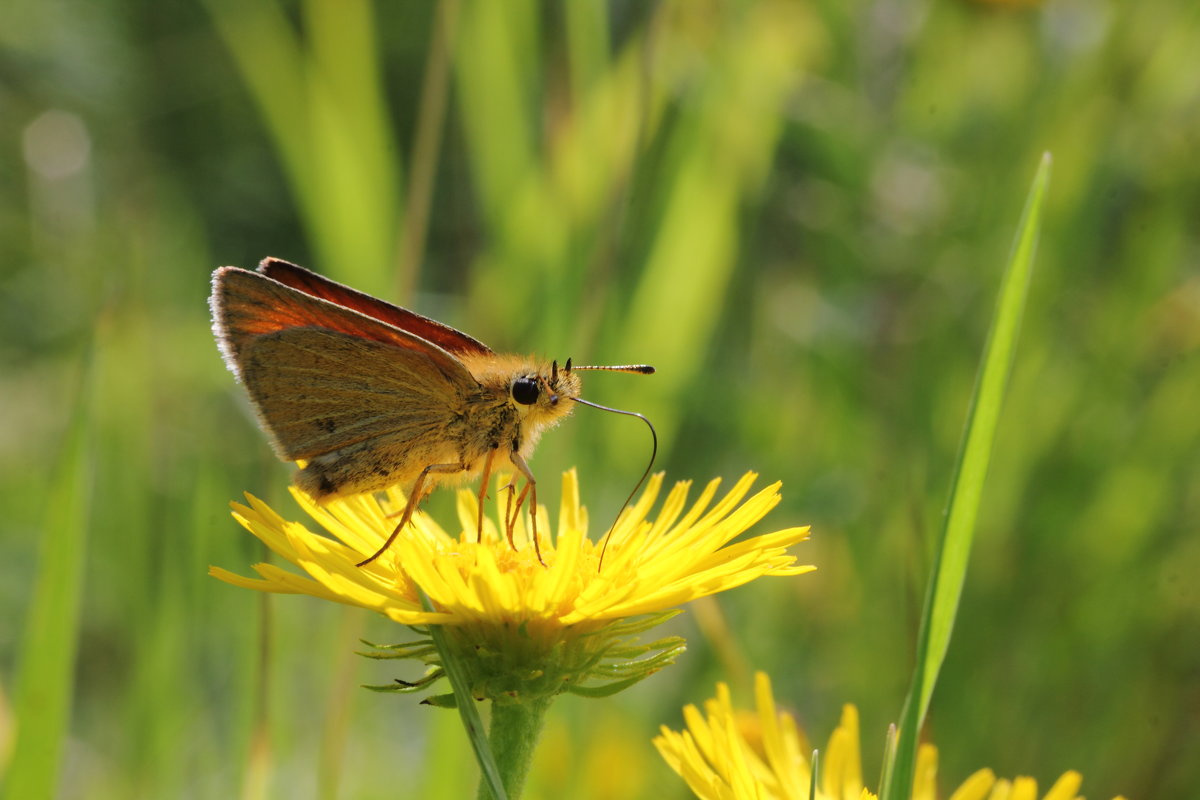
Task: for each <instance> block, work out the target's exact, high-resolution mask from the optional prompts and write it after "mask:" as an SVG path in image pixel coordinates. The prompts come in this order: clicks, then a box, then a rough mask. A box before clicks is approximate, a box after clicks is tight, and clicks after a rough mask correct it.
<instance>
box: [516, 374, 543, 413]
mask: <svg viewBox="0 0 1200 800" xmlns="http://www.w3.org/2000/svg"><path fill="white" fill-rule="evenodd" d="M539 394H541V390H540V389H538V385H537V380H536V379H535V378H517V379H516V380H515V381H513V384H512V398H513V400H516V401H517V402H518V403H520V404H521V405H523V406H531V405H533V404H534V403H536V402H537V399H538V395H539Z"/></svg>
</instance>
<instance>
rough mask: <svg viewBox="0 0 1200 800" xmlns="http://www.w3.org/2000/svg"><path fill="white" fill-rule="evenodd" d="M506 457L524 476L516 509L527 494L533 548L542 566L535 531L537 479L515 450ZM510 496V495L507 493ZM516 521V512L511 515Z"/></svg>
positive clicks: (539, 547)
mask: <svg viewBox="0 0 1200 800" xmlns="http://www.w3.org/2000/svg"><path fill="white" fill-rule="evenodd" d="M508 458H509V460H510V461H512V463H513V464H515V465H516V467H517V469H519V470H520V471H521V474H522V475H524V476H525V489H524V491H522V492H521V497H520V498H519V499H518V500H517V511H520V510H521V503H523V502H524V501H525V496H526V495H529V503H530V505H529V521H530V523H531V525H530V527H531V528H532V529H533V550H534V552H535V553H537V560H538V562H539V563H540V564H541V565H542V566H543V567H544V566H546V562H545V561H544V560H543V559H542V545H541V543H540V542H539V541H538V533H537V507H538V506H537V480H536V479H535V478H534V477H533V472H532V471H531V470H530V469H529V465H528V464H526V463H525V459H524V458H522V457H521V454H520V453H518V452H517V451H516V450H513V451H512V452H511V453H509V454H508ZM509 496H510V497H511V496H512V495H509ZM515 523H516V514H514V515H513V524H515ZM508 541H509V543H511V542H512V527H511V526H510V527H509V529H508Z"/></svg>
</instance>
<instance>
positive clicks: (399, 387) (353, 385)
mask: <svg viewBox="0 0 1200 800" xmlns="http://www.w3.org/2000/svg"><path fill="white" fill-rule="evenodd" d="M430 361H431V360H430V357H429V355H428V354H427V353H425V352H422V351H420V350H416V349H411V348H401V347H395V346H393V345H389V344H383V343H381V342H375V341H370V340H366V339H361V338H357V337H354V336H351V335H348V334H344V333H340V332H336V331H329V330H322V329H318V328H290V329H286V330H282V331H277V332H275V333H271V334H266V335H263V336H259V337H257V338H255V339H253V340H251V341H250V342H249V344H248V345H247V346H246V347H245V349H244V351H243V381H244V383H245V385H246V390H247V392H248V393H249V394H250V398H251V400H252V401H253V402H254V405H255V407H256V408H257V409H258V412H259V415H260V417H261V418H262V422H263V426H264V427H265V428H266V429H267V430H268V431H269V432H270V433H271V434H272V436H273V438H274V439H275V444H276V448H277V449H278V451H279V453H280V455H281V456H283V457H284V458H286V459H287V460H289V461H295V460H297V459H311V458H314V457H316V456H320V455H323V454H326V453H330V452H333V451H335V450H339V449H342V448H345V447H348V446H350V445H353V444H357V443H359V442H363V441H367V440H371V439H377V438H380V437H389V438H399V439H400V440H410V441H412V442H413V443H414V444H415V443H417V442H419V441H420V440H423V439H425V438H428V437H430V436H436V435H438V434H443V435H444V431H445V429H446V427H447V426H448V425H449V424H451V423H452V422H453V420H454V419H456V418H457V416H458V415H460V414H461V413H462V411H463V406H464V405H465V402H466V398H467V396H468V394H469V393H470V392H471V391H472V388H473V387H474V385H475V384H474V380H473V379H472V378H471V377H470V375H469V373H466V372H465V370H463V371H461V372H460V373H457V374H456V373H450V374H446V373H443V372H442V371H441V370H439V369H435V368H431V364H430Z"/></svg>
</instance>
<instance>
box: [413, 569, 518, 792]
mask: <svg viewBox="0 0 1200 800" xmlns="http://www.w3.org/2000/svg"><path fill="white" fill-rule="evenodd" d="M421 606H422V607H423V608H424V609H425V610H426V611H433V604H432V603H430V602H429V598H428V597H426V596H425V593H424V592H421ZM429 638H431V639H433V643H434V644H435V645H437V649H438V654H439V655H440V656H441V658H442V668H443V669H445V670H446V677H447V678H448V679H449V680H450V686H451V688H453V689H454V697H455V699H456V700H457V705H458V713H459V715H460V716H461V717H462V721H463V727H464V728H466V729H467V738H468V739H470V740H471V749H472V750H473V751H474V752H475V760H476V761H478V762H479V769H480V770H481V772H482V773H483V780H484V781H485V782H486V783H487V785H488V788H489V789H491V790H492V797H494V798H495V799H496V800H507V798H508V794H507V793H506V792H505V791H504V781H503V780H501V778H500V770H499V768H498V767H497V766H496V759H495V758H493V757H492V748H491V746H490V745H489V744H488V737H487V730H486V729H485V728H484V727H483V720H482V719H480V717H479V709H478V708H477V707H476V705H475V699H474V698H473V697H472V696H471V687H469V686H467V679H466V676H465V675H464V674H463V670H462V665H460V664H459V663H458V661H457V660H455V658H454V656H453V654H452V653H451V652H450V648H449V647H447V646H446V634H445V633H444V632H443V631H442V629H441V627H440V626H438V625H430V626H429Z"/></svg>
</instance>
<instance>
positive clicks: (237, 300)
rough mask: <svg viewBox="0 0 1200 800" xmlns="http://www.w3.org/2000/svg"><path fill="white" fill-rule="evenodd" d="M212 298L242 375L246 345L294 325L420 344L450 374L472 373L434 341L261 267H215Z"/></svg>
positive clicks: (410, 346) (233, 364)
mask: <svg viewBox="0 0 1200 800" xmlns="http://www.w3.org/2000/svg"><path fill="white" fill-rule="evenodd" d="M209 304H210V305H211V306H212V314H213V333H214V334H215V335H216V337H217V344H218V345H219V346H220V348H221V352H222V353H223V354H224V356H225V363H226V364H227V365H228V366H229V369H230V370H232V371H233V373H234V374H235V375H237V376H238V378H241V379H244V369H243V361H244V353H245V350H246V347H247V345H248V344H249V343H250V342H252V341H254V340H255V339H256V338H258V337H260V336H265V335H267V334H271V333H277V332H279V331H284V330H288V329H290V328H323V329H325V330H330V331H340V332H342V333H346V334H350V335H351V336H355V337H358V338H362V339H368V340H371V341H375V342H379V343H381V344H389V345H392V346H394V347H397V348H400V349H405V350H416V351H418V352H421V353H423V354H424V355H426V356H427V357H428V358H429V360H430V362H432V363H433V364H434V365H436V366H437V368H438V369H440V370H441V371H442V372H443V373H445V374H446V375H451V376H454V377H455V378H456V379H457V378H459V377H461V376H463V375H467V374H468V373H467V370H466V368H465V367H463V365H462V364H461V363H460V362H459V360H458V359H457V358H455V357H454V356H453V355H451V354H450V353H448V352H447V351H446V350H445V349H443V348H442V347H440V346H438V345H437V344H435V343H434V342H431V341H428V340H426V339H424V338H422V337H420V336H418V335H416V334H414V333H410V332H408V331H405V330H401V329H400V328H397V327H395V326H393V325H389V324H388V323H386V322H381V321H380V320H377V319H374V318H372V317H369V316H366V315H365V314H362V313H359V312H358V311H355V310H354V309H352V308H347V307H345V306H341V305H338V304H337V303H333V302H330V301H328V300H322V299H321V298H319V297H315V296H313V295H310V294H306V293H305V292H302V291H300V290H298V289H293V288H292V287H290V286H287V285H285V284H283V283H280V282H279V281H277V280H274V279H273V278H269V277H267V276H266V275H261V274H259V273H257V272H250V271H248V270H244V269H239V268H237V267H221V268H220V269H218V270H217V271H216V272H214V273H213V293H212V297H211V298H210V299H209Z"/></svg>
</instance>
